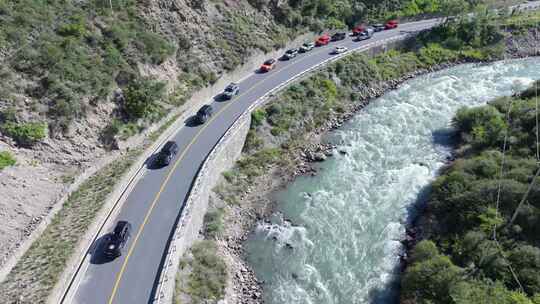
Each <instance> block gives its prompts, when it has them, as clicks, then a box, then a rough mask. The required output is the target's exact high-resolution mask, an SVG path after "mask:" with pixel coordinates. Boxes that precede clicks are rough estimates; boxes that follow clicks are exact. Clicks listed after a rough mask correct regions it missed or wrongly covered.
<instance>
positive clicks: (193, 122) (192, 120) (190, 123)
mask: <svg viewBox="0 0 540 304" xmlns="http://www.w3.org/2000/svg"><path fill="white" fill-rule="evenodd" d="M184 124H185V125H186V127H189V128H195V127H198V126H200V125H201V123H200V122H199V120H198V119H197V115H193V116H191V117H188V118H187V119H186V120H184Z"/></svg>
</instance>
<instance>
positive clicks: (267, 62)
mask: <svg viewBox="0 0 540 304" xmlns="http://www.w3.org/2000/svg"><path fill="white" fill-rule="evenodd" d="M274 62H276V60H275V59H274V58H271V59H268V60H266V61H265V62H264V64H272V63H274Z"/></svg>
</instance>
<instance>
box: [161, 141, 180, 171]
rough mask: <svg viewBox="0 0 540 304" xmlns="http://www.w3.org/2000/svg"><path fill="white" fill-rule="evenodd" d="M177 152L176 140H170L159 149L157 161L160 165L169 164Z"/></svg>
mask: <svg viewBox="0 0 540 304" xmlns="http://www.w3.org/2000/svg"><path fill="white" fill-rule="evenodd" d="M176 153H178V145H177V144H176V143H175V142H174V141H168V142H167V143H165V145H164V146H163V148H161V151H159V154H158V155H157V158H156V161H157V163H158V164H159V165H162V166H168V165H169V164H170V163H171V161H172V160H173V158H174V156H175V155H176Z"/></svg>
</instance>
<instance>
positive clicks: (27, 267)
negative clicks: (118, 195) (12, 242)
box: [0, 149, 142, 303]
mask: <svg viewBox="0 0 540 304" xmlns="http://www.w3.org/2000/svg"><path fill="white" fill-rule="evenodd" d="M141 151H142V150H141V149H134V150H131V151H130V152H128V153H127V154H126V155H125V156H122V157H121V158H119V159H117V160H115V161H114V162H112V163H111V164H109V165H108V166H106V167H104V168H103V169H101V170H99V171H98V172H97V173H96V174H94V175H93V176H92V177H90V178H89V179H88V180H87V181H85V182H84V183H83V184H82V185H81V186H80V187H79V189H77V190H76V191H75V192H73V193H72V194H71V195H70V196H69V198H68V200H67V201H66V202H65V203H64V206H63V207H62V209H61V210H60V211H59V212H58V214H56V215H55V216H54V218H53V220H52V222H51V223H50V224H49V226H48V227H47V229H46V230H45V231H44V232H43V234H42V235H41V236H40V237H39V238H38V239H37V240H36V241H34V243H33V244H32V246H31V247H30V248H29V249H28V250H27V251H26V253H25V254H24V255H23V256H22V257H21V259H20V260H19V261H18V262H17V264H16V265H15V267H14V268H13V269H12V270H11V272H10V273H9V275H8V276H7V278H6V280H5V281H4V282H3V283H2V285H1V286H0V294H2V300H3V302H4V303H21V302H20V299H24V301H23V302H24V303H44V301H45V299H47V297H48V295H49V294H50V292H51V291H52V289H53V287H54V285H55V284H56V282H57V281H58V279H59V278H60V275H61V274H62V272H63V271H64V270H65V267H66V263H67V262H68V260H69V258H70V257H71V255H72V254H73V253H74V251H75V248H76V246H77V243H78V242H79V240H80V238H81V237H82V236H83V235H84V234H85V233H86V231H87V229H88V226H89V225H90V224H91V223H92V221H94V219H95V216H96V214H97V213H98V212H99V210H101V208H102V206H103V204H104V203H105V201H106V199H107V196H108V195H109V194H110V193H111V192H112V191H113V189H114V186H115V185H116V182H117V181H118V180H119V179H120V178H121V177H122V176H123V175H124V173H126V172H127V170H128V169H129V167H130V166H131V165H132V164H133V162H134V161H135V160H136V159H137V157H138V156H139V155H140V153H141Z"/></svg>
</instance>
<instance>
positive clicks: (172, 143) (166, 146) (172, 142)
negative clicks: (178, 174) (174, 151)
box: [163, 140, 178, 150]
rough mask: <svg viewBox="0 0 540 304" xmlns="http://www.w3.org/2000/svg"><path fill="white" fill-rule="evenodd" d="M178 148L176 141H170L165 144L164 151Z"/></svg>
mask: <svg viewBox="0 0 540 304" xmlns="http://www.w3.org/2000/svg"><path fill="white" fill-rule="evenodd" d="M176 146H178V145H177V144H176V143H175V142H174V141H172V140H171V141H168V142H166V143H165V145H164V146H163V150H170V149H171V148H172V147H176Z"/></svg>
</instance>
